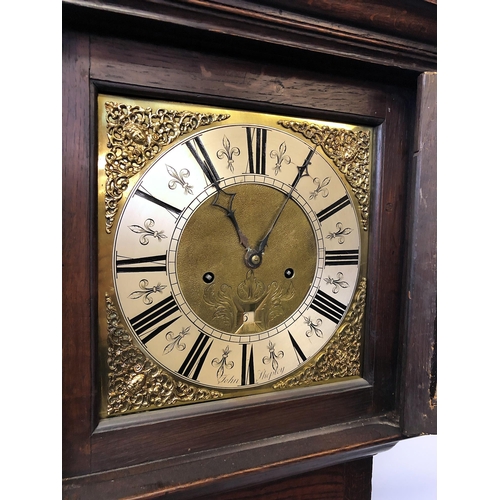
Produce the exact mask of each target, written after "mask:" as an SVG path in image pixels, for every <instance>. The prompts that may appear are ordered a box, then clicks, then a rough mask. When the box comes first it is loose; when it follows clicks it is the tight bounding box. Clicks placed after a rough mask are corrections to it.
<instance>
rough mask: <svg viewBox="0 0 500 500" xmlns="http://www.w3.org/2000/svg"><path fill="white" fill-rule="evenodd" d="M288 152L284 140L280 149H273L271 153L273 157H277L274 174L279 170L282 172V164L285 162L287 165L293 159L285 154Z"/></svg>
mask: <svg viewBox="0 0 500 500" xmlns="http://www.w3.org/2000/svg"><path fill="white" fill-rule="evenodd" d="M285 153H286V144H285V143H284V142H282V143H281V144H280V147H279V148H278V151H276V150H275V149H273V150H272V151H271V152H270V153H269V155H270V156H271V158H275V159H276V165H275V167H274V175H278V173H279V172H281V164H282V163H283V162H285V164H286V165H289V164H290V162H291V161H292V159H291V158H290V157H289V156H288V155H287V154H285Z"/></svg>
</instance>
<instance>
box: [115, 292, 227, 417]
mask: <svg viewBox="0 0 500 500" xmlns="http://www.w3.org/2000/svg"><path fill="white" fill-rule="evenodd" d="M106 311H107V324H108V350H107V357H108V367H109V375H108V398H107V414H108V415H109V416H111V415H119V414H123V413H130V412H136V411H140V410H151V409H154V408H164V407H166V406H172V405H174V404H181V403H194V402H199V401H210V400H213V399H217V398H221V397H222V396H223V394H222V393H221V392H219V391H215V390H212V389H204V388H200V387H196V386H193V385H191V384H187V383H186V382H184V381H179V380H175V379H174V378H173V377H172V376H171V375H170V374H169V373H168V372H167V371H166V370H162V369H161V368H160V367H159V366H158V364H157V363H155V362H154V361H152V360H151V359H149V358H148V357H147V356H145V355H144V353H143V352H142V351H141V350H140V349H138V348H137V347H135V345H134V342H133V340H132V338H131V335H130V334H129V332H128V331H127V330H126V329H125V328H124V327H123V325H122V324H121V321H120V319H119V315H118V311H117V309H116V307H115V305H114V304H113V302H112V300H111V298H110V297H109V296H106Z"/></svg>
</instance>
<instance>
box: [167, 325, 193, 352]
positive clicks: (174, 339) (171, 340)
mask: <svg viewBox="0 0 500 500" xmlns="http://www.w3.org/2000/svg"><path fill="white" fill-rule="evenodd" d="M189 329H190V327H189V326H188V327H187V328H184V327H183V328H182V330H181V331H180V332H179V333H178V334H177V335H175V336H174V333H173V332H171V331H170V332H167V333H166V334H165V339H166V340H167V341H168V344H167V345H166V346H165V349H163V354H168V353H169V352H172V351H173V350H174V349H175V348H176V349H177V350H178V351H183V350H184V349H185V348H186V344H184V342H181V341H182V339H183V338H184V337H185V336H186V335H188V334H189Z"/></svg>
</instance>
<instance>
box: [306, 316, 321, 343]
mask: <svg viewBox="0 0 500 500" xmlns="http://www.w3.org/2000/svg"><path fill="white" fill-rule="evenodd" d="M304 322H305V324H306V325H307V326H308V327H309V330H307V332H306V337H310V336H311V335H312V334H313V333H314V334H315V335H316V337H319V338H323V332H322V331H321V330H320V329H319V327H320V326H321V324H322V323H323V320H322V319H321V318H318V319H317V320H316V323H314V322H313V321H312V319H311V318H307V317H305V318H304Z"/></svg>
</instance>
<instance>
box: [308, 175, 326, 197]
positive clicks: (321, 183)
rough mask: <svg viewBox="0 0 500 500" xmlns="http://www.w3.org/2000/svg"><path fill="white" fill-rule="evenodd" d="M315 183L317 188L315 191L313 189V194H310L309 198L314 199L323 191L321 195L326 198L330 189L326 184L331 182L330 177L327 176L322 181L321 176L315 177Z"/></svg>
mask: <svg viewBox="0 0 500 500" xmlns="http://www.w3.org/2000/svg"><path fill="white" fill-rule="evenodd" d="M313 182H314V184H316V189H315V190H314V191H311V194H310V195H309V199H310V200H313V199H316V197H317V196H318V195H319V194H320V193H321V196H323V198H326V197H327V196H328V189H326V186H328V184H330V177H326V178H325V179H323V181H321V180H320V179H319V177H315V178H314V179H313Z"/></svg>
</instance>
